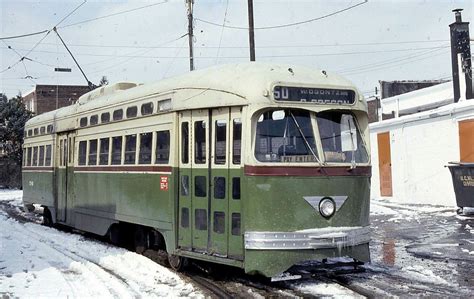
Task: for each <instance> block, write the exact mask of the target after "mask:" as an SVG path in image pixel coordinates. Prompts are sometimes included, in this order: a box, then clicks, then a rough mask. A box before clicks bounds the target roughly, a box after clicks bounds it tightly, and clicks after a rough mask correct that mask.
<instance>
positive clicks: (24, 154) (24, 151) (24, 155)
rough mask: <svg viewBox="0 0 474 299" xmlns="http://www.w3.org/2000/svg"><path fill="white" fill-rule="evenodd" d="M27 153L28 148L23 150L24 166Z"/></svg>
mask: <svg viewBox="0 0 474 299" xmlns="http://www.w3.org/2000/svg"><path fill="white" fill-rule="evenodd" d="M26 152H27V150H26V148H24V149H23V157H22V158H23V161H22V162H21V165H22V166H26Z"/></svg>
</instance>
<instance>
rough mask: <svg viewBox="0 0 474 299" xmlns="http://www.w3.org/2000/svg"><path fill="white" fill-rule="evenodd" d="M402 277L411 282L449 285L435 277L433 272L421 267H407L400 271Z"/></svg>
mask: <svg viewBox="0 0 474 299" xmlns="http://www.w3.org/2000/svg"><path fill="white" fill-rule="evenodd" d="M402 271H403V274H402V275H403V276H404V277H405V278H412V279H413V280H416V281H420V282H428V283H434V284H445V285H449V284H450V283H449V282H447V281H446V280H444V279H442V278H441V277H439V276H436V275H435V274H434V273H433V271H431V270H428V269H426V268H424V267H423V266H418V265H417V266H409V267H404V268H403V269H402Z"/></svg>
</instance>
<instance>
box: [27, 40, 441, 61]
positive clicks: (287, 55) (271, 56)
mask: <svg viewBox="0 0 474 299" xmlns="http://www.w3.org/2000/svg"><path fill="white" fill-rule="evenodd" d="M178 39H179V38H178ZM448 47H449V46H436V47H422V48H404V49H391V50H374V51H352V52H326V53H314V54H301V53H298V54H283V55H263V56H261V57H262V58H285V57H319V56H341V55H342V56H343V55H360V54H377V53H392V52H409V51H420V50H431V49H445V48H448ZM156 48H159V47H156ZM156 48H148V49H156ZM176 48H186V47H170V49H176ZM145 49H146V48H145ZM35 52H36V53H50V54H67V53H65V52H60V53H58V52H54V51H46V50H37V51H35ZM138 52H139V51H138ZM76 55H77V56H97V57H125V58H126V57H134V58H172V57H171V56H131V55H120V54H119V55H117V54H95V53H76ZM244 57H245V56H221V58H244ZM173 58H174V56H173ZM200 58H212V59H215V58H216V57H215V56H212V57H211V56H200Z"/></svg>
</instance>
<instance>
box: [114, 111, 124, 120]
mask: <svg viewBox="0 0 474 299" xmlns="http://www.w3.org/2000/svg"><path fill="white" fill-rule="evenodd" d="M112 118H113V120H121V119H122V118H123V110H122V109H117V110H115V111H114V114H113V115H112Z"/></svg>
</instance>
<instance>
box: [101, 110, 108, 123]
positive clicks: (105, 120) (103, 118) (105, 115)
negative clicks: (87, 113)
mask: <svg viewBox="0 0 474 299" xmlns="http://www.w3.org/2000/svg"><path fill="white" fill-rule="evenodd" d="M109 121H110V113H109V112H104V113H102V114H101V115H100V122H101V123H102V124H105V123H108V122H109Z"/></svg>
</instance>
